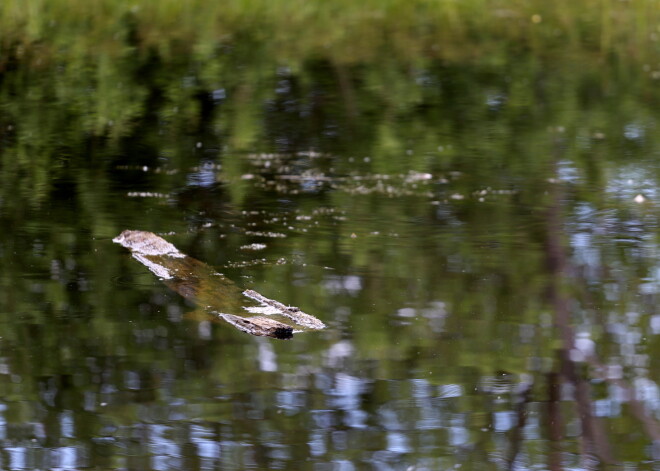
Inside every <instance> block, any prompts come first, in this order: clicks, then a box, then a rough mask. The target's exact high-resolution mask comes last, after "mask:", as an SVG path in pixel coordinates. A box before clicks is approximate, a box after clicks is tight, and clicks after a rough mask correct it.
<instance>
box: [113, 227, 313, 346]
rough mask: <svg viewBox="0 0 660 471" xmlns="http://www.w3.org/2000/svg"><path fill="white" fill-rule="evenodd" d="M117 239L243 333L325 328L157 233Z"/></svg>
mask: <svg viewBox="0 0 660 471" xmlns="http://www.w3.org/2000/svg"><path fill="white" fill-rule="evenodd" d="M113 242H115V243H117V244H120V245H121V246H122V247H125V248H127V249H129V250H130V251H131V254H132V256H133V258H135V259H136V260H137V261H139V262H140V263H141V264H142V265H144V266H145V267H147V268H148V269H149V271H151V272H152V273H153V274H154V275H156V276H157V277H158V278H160V279H161V280H162V281H163V282H164V283H165V284H166V285H167V286H168V287H169V288H171V289H172V290H173V291H176V292H177V293H179V294H180V295H181V296H183V297H185V298H187V299H191V300H193V301H194V302H195V303H196V304H198V305H199V306H200V307H202V308H203V309H204V311H205V312H207V313H208V314H209V315H210V316H211V318H212V319H220V320H223V321H225V322H227V323H229V324H230V325H232V326H234V327H236V328H237V329H239V330H241V331H243V332H247V333H249V334H252V335H257V336H263V337H271V338H276V339H289V338H291V337H292V336H293V334H294V332H300V331H305V330H320V329H324V328H325V324H324V323H323V322H321V321H320V320H319V319H317V318H316V317H314V316H312V315H310V314H306V313H304V312H302V311H301V310H300V309H299V308H297V307H295V306H286V305H284V304H282V303H280V302H279V301H275V300H273V299H269V298H267V297H265V296H263V295H262V294H260V293H258V292H256V291H254V290H251V289H248V290H242V289H240V288H239V287H238V286H237V285H236V284H235V283H234V282H232V281H231V280H229V279H228V278H226V277H225V276H224V275H222V274H220V273H218V272H217V271H216V270H214V269H213V268H212V267H210V266H208V265H207V264H205V263H203V262H200V261H199V260H196V259H194V258H192V257H189V256H187V255H186V254H183V253H181V252H179V250H178V249H177V248H176V247H175V246H174V245H172V244H171V243H169V242H167V241H166V240H165V239H163V238H162V237H160V236H157V235H156V234H154V233H152V232H146V231H132V230H125V231H123V232H122V233H121V234H119V235H118V236H117V237H115V238H114V239H113ZM244 313H245V314H244ZM249 314H253V315H249ZM254 314H260V315H254ZM291 323H293V324H295V325H291Z"/></svg>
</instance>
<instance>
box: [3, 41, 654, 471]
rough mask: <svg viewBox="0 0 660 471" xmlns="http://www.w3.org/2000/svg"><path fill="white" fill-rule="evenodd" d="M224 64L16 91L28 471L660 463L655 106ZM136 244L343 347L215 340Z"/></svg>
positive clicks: (621, 79) (588, 81)
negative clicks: (160, 246) (279, 307)
mask: <svg viewBox="0 0 660 471" xmlns="http://www.w3.org/2000/svg"><path fill="white" fill-rule="evenodd" d="M154 54H155V53H154ZM223 54H225V53H224V52H222V51H221V52H219V53H218V59H217V64H222V65H223V67H224V68H222V69H221V70H219V71H218V70H216V71H215V72H214V73H215V75H209V74H210V72H209V70H212V68H211V67H212V66H213V64H214V62H212V61H211V62H208V63H205V64H203V65H200V64H192V65H191V64H189V63H185V64H183V65H182V64H181V63H180V62H178V61H177V60H175V59H172V58H168V56H163V57H159V56H157V55H156V56H154V57H146V58H145V57H142V58H141V59H140V60H142V61H143V62H139V63H137V64H135V65H136V68H135V69H123V68H122V67H126V66H127V64H124V65H119V66H117V69H112V68H111V69H110V70H111V71H112V72H113V73H116V74H119V76H120V77H121V79H122V80H120V81H113V80H110V79H108V78H107V77H106V76H103V77H106V78H105V79H104V80H107V82H106V81H102V83H101V84H102V85H103V87H106V88H103V87H102V86H101V84H99V83H97V82H95V79H94V78H93V77H95V75H94V73H96V72H98V71H96V70H93V71H86V70H85V69H84V68H80V69H77V72H79V75H77V77H78V80H79V82H76V81H75V80H73V78H72V76H71V75H70V74H64V75H61V74H56V73H54V72H53V73H52V75H49V73H50V72H49V70H50V69H48V70H46V71H44V70H39V69H30V68H28V69H20V68H19V70H18V71H16V70H14V71H11V70H8V71H6V72H5V73H4V75H3V81H2V82H0V107H1V108H2V110H3V114H2V116H1V117H0V128H1V130H0V179H1V180H2V185H1V186H0V220H1V221H2V227H4V228H5V229H4V230H3V231H1V232H0V267H2V269H1V270H0V283H1V286H2V290H1V291H0V292H1V293H2V294H1V295H0V324H1V325H0V445H1V449H0V463H1V464H0V466H1V467H3V468H4V469H17V470H18V469H51V468H52V469H89V468H91V469H141V470H144V469H156V470H165V469H191V470H192V469H204V470H206V469H310V470H330V469H332V470H354V469H355V470H357V469H379V470H380V469H396V470H409V469H415V470H422V469H429V470H430V469H459V468H460V469H596V468H598V466H601V468H599V469H604V468H607V469H636V470H642V469H656V468H657V466H658V458H659V453H660V450H659V449H658V446H659V444H658V443H659V442H658V440H660V434H659V432H658V425H657V421H658V419H659V418H660V388H659V387H658V381H659V380H660V377H659V374H658V372H659V370H658V365H657V359H656V357H657V352H658V351H657V349H658V348H660V342H659V341H658V339H659V337H657V335H658V334H660V312H659V311H658V307H657V306H658V294H659V290H660V266H659V265H658V263H657V257H658V253H659V252H660V250H659V249H660V247H659V246H658V233H659V227H658V206H657V204H658V203H657V201H658V193H657V190H656V188H657V182H658V175H659V174H658V164H657V162H658V143H660V138H659V137H658V134H657V128H658V122H657V117H656V113H655V111H654V109H653V105H652V101H649V99H648V97H649V96H654V93H655V91H654V90H655V89H654V88H648V87H650V86H649V85H648V84H647V83H641V84H640V82H639V81H638V79H637V78H636V77H630V76H628V75H626V74H625V73H620V74H619V73H617V72H616V71H613V69H606V70H603V71H602V73H603V75H602V76H597V77H595V76H594V75H593V74H595V72H594V73H593V74H592V73H590V72H589V71H585V70H583V69H582V68H580V67H575V64H572V63H570V64H567V63H565V62H557V63H541V64H539V63H538V62H536V60H535V59H534V58H533V57H530V56H528V55H522V56H520V57H519V58H518V59H516V60H514V59H510V62H508V63H505V64H502V63H495V64H493V63H492V62H488V61H484V62H483V63H481V62H479V63H477V64H475V63H474V62H470V63H464V64H460V63H455V62H454V63H452V62H447V61H444V60H440V59H433V58H427V59H426V60H425V61H424V62H423V63H420V65H419V67H418V68H415V69H412V70H411V69H409V68H406V67H401V68H396V67H395V66H394V65H396V62H393V63H391V62H389V61H388V60H387V59H385V60H384V64H380V65H375V64H366V65H364V64H363V65H358V66H350V67H347V68H344V69H338V68H336V67H334V64H333V63H332V60H331V59H328V60H319V59H316V60H308V61H303V62H302V63H303V66H302V67H300V68H297V69H296V68H288V67H285V66H282V65H280V66H276V65H275V64H272V63H270V62H268V60H266V59H263V60H262V61H260V60H261V59H260V60H257V59H254V58H251V59H250V60H254V61H255V62H253V63H252V62H250V63H248V66H245V65H244V64H243V65H240V64H238V65H237V64H235V63H234V62H232V61H234V60H236V57H235V56H232V55H231V54H232V53H231V52H226V56H225V55H223ZM174 57H176V56H174ZM246 60H247V59H246ZM168 61H169V62H168ZM217 64H216V65H217ZM255 64H260V66H259V67H258V66H257V65H255ZM392 64H394V65H393V66H392V68H388V67H389V66H390V65H392ZM137 65H139V66H140V67H137ZM239 65H240V66H239ZM108 67H110V66H108ZM246 67H247V68H246ZM256 71H259V73H257V72H256ZM388 73H389V75H388ZM21 74H24V75H21ZM251 74H254V75H251ZM209 77H211V78H209ZM255 77H257V78H255ZM242 80H243V82H242ZM90 84H96V85H94V86H91V85H90ZM649 90H651V91H649ZM649 94H650V95H649ZM248 98H249V99H248ZM90 103H91V104H93V105H94V107H90ZM113 104H114V106H116V108H108V107H109V106H110V105H113ZM124 229H136V230H145V231H152V232H155V233H158V234H160V235H161V236H162V237H164V238H165V239H167V240H168V241H169V242H171V243H173V244H174V245H175V246H176V247H178V248H179V250H181V251H182V252H184V253H186V254H189V255H191V256H193V257H195V258H196V259H198V260H201V261H203V262H205V263H206V264H208V265H210V266H211V267H213V269H215V270H217V271H218V272H220V273H222V274H223V275H224V276H226V277H227V278H228V279H231V280H233V281H234V282H235V283H236V284H237V285H238V286H240V287H241V288H250V289H256V290H258V291H259V292H261V293H263V294H264V295H265V296H267V297H269V298H273V299H277V300H278V301H280V302H282V303H284V304H286V305H293V306H298V307H300V308H301V309H302V310H303V311H305V312H307V313H310V314H312V315H314V316H316V317H318V318H319V319H321V320H322V321H323V322H324V323H325V324H326V325H327V329H325V330H323V331H318V332H304V333H301V334H297V335H295V336H294V338H293V339H292V340H288V341H282V340H275V339H270V338H257V337H252V336H250V335H247V334H245V333H243V332H239V331H237V330H235V329H233V328H231V326H229V325H227V324H224V323H216V322H212V321H210V320H209V319H208V318H207V317H204V316H203V315H202V316H200V314H204V313H203V312H202V313H200V306H197V305H196V304H195V303H193V302H190V301H187V300H185V299H183V298H182V297H180V296H179V295H178V294H177V293H175V292H173V291H171V290H170V289H168V287H167V285H166V284H165V283H163V282H162V281H161V280H159V279H158V278H157V277H156V276H154V275H153V274H152V273H150V272H149V271H148V270H147V269H146V268H145V267H144V266H142V265H140V264H139V263H137V262H136V261H135V260H133V259H131V257H130V255H129V254H128V253H127V252H126V251H125V250H124V249H122V248H121V247H119V246H117V245H115V244H113V243H112V238H113V237H115V236H117V235H118V234H119V233H120V232H121V231H122V230H124ZM202 310H203V309H202Z"/></svg>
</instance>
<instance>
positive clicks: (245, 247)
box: [240, 243, 266, 250]
mask: <svg viewBox="0 0 660 471" xmlns="http://www.w3.org/2000/svg"><path fill="white" fill-rule="evenodd" d="M240 248H241V250H263V249H265V248H266V244H257V243H254V244H247V245H241V247H240Z"/></svg>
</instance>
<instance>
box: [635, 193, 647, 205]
mask: <svg viewBox="0 0 660 471" xmlns="http://www.w3.org/2000/svg"><path fill="white" fill-rule="evenodd" d="M645 201H646V198H645V197H644V195H642V194H638V195H637V196H635V203H643V202H645Z"/></svg>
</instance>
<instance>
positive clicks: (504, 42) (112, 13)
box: [0, 0, 660, 67]
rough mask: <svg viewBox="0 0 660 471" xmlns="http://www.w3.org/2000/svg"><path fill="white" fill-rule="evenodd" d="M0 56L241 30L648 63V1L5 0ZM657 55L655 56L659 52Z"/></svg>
mask: <svg viewBox="0 0 660 471" xmlns="http://www.w3.org/2000/svg"><path fill="white" fill-rule="evenodd" d="M0 30H1V31H2V32H3V33H2V36H1V39H0V40H1V48H2V49H1V51H2V54H1V56H0V64H4V66H7V63H8V62H9V61H10V60H12V59H13V60H19V61H20V60H27V59H30V60H31V61H34V63H36V64H40V63H43V61H44V60H49V59H52V58H62V57H65V58H70V57H71V56H72V55H74V56H78V55H81V54H82V55H90V56H96V55H98V54H99V53H110V54H113V55H114V54H123V53H125V52H126V49H127V48H133V47H136V48H139V49H149V50H152V51H154V50H155V51H158V52H159V54H160V55H162V56H172V55H177V54H191V55H194V56H199V57H208V56H209V55H213V54H215V53H217V52H218V51H219V50H222V47H223V46H224V47H232V46H233V45H235V44H237V43H239V42H240V43H245V41H249V42H250V43H251V44H252V46H253V47H255V48H256V49H258V50H261V51H263V52H267V53H268V54H269V55H270V56H271V57H275V58H277V59H278V60H279V61H282V62H287V63H288V62H293V63H295V62H297V61H299V60H300V59H305V58H309V57H313V56H322V57H328V58H331V59H332V60H334V61H338V62H342V63H356V62H372V61H378V60H379V58H381V57H382V55H383V53H384V52H385V51H387V53H388V54H392V55H395V56H397V57H399V58H401V59H405V60H407V61H415V60H417V59H419V58H427V57H433V58H441V59H449V60H465V59H470V58H475V57H476V58H480V59H483V58H484V57H490V58H492V59H493V60H497V59H498V57H500V56H501V55H502V54H505V53H512V52H513V53H520V52H525V51H531V52H533V53H535V54H538V55H539V56H554V55H557V54H562V55H564V54H567V53H570V54H578V55H583V54H587V55H589V56H592V57H593V56H596V57H601V58H612V57H614V58H619V59H623V60H630V59H634V60H637V61H642V62H643V63H645V64H646V63H647V62H648V63H649V65H650V66H651V67H653V66H654V65H656V64H655V63H654V60H655V58H656V54H657V53H658V39H659V37H660V6H659V4H658V2H657V1H655V0H640V1H635V2H632V1H621V0H583V1H577V2H576V1H570V0H557V1H554V2H546V1H543V0H531V1H530V0H508V1H502V0H500V1H495V2H493V1H487V0H468V1H458V0H438V1H430V0H411V1H403V0H384V1H381V0H365V1H362V2H352V1H349V0H331V1H327V2H309V1H305V0H286V1H284V0H226V1H223V2H213V1H209V0H191V1H188V2H180V1H178V0H162V1H154V0H146V1H142V2H136V1H126V0H99V1H95V2H87V1H83V0H71V1H57V0H55V1H43V0H27V1H18V0H9V1H5V2H2V3H1V4H0ZM656 62H657V61H656Z"/></svg>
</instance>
